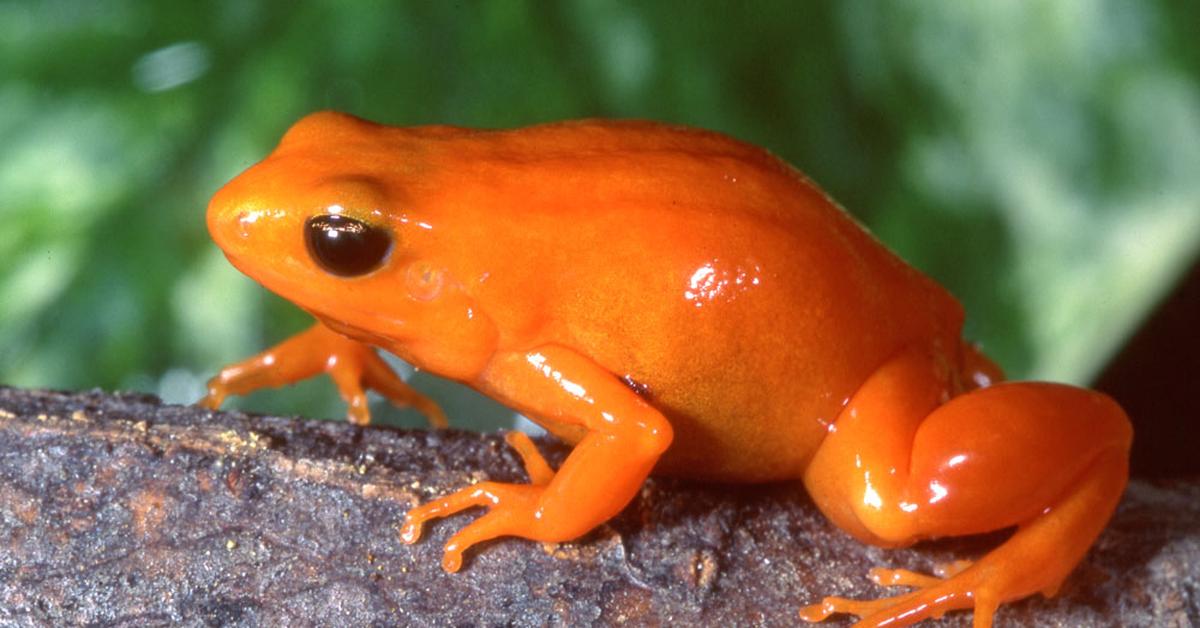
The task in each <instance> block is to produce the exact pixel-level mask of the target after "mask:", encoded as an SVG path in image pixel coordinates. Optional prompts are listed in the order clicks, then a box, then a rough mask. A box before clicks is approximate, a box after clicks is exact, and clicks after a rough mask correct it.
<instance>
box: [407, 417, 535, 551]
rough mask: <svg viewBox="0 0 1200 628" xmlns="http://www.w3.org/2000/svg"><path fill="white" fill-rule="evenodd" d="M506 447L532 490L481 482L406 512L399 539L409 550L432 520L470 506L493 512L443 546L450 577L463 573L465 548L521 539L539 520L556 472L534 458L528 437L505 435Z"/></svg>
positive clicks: (514, 485)
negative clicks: (509, 537)
mask: <svg viewBox="0 0 1200 628" xmlns="http://www.w3.org/2000/svg"><path fill="white" fill-rule="evenodd" d="M505 440H506V441H507V442H508V444H509V446H511V447H512V448H513V449H514V450H516V452H517V454H518V455H519V456H520V457H521V461H522V462H523V463H524V466H525V471H526V472H527V473H528V474H529V479H530V482H532V484H502V483H499V482H481V483H479V484H476V485H475V486H469V487H467V488H464V489H462V490H459V491H457V492H455V493H452V494H450V495H448V496H446V497H443V498H442V499H438V500H435V501H432V502H429V503H427V504H424V505H422V506H418V507H417V508H414V509H412V510H410V511H409V513H408V516H407V517H406V518H405V521H404V527H403V528H402V529H401V530H400V538H401V540H403V541H404V542H405V543H408V544H410V545H411V544H413V543H416V542H417V541H418V540H419V539H420V538H421V527H422V525H423V524H424V523H425V522H426V521H429V520H431V519H440V518H442V517H448V516H450V515H453V514H455V513H457V512H460V511H462V510H466V509H468V508H472V507H474V506H488V507H490V508H491V510H490V511H489V512H488V513H487V514H486V515H484V516H483V517H480V518H479V519H477V520H475V521H474V522H472V523H471V524H470V525H468V526H467V527H465V528H463V529H462V530H459V532H458V533H457V534H455V535H454V536H453V537H451V539H450V540H449V541H448V542H447V543H446V547H445V554H443V555H442V568H443V569H445V570H446V571H449V572H455V571H458V570H459V568H461V567H462V555H463V552H464V551H466V550H467V548H469V547H471V546H472V545H475V544H477V543H482V542H483V541H487V540H490V539H494V538H496V537H498V536H505V535H509V534H516V535H521V532H522V531H528V530H530V529H531V528H532V527H533V523H534V522H533V521H532V520H533V519H535V518H537V514H536V513H537V502H538V500H539V498H540V497H541V495H542V493H543V492H544V491H545V488H546V485H548V484H549V483H550V481H551V480H553V479H554V470H552V469H551V468H550V465H549V464H547V462H546V459H545V458H543V457H542V454H541V453H540V452H538V450H537V447H535V446H534V444H533V441H532V440H530V439H529V436H527V435H525V434H524V433H522V432H509V433H508V434H507V435H505Z"/></svg>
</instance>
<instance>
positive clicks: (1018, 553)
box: [801, 354, 1132, 627]
mask: <svg viewBox="0 0 1200 628" xmlns="http://www.w3.org/2000/svg"><path fill="white" fill-rule="evenodd" d="M941 379H942V378H941V377H939V376H938V374H937V369H936V366H935V365H934V364H933V362H932V361H930V360H928V359H926V358H925V357H923V356H921V355H920V354H908V355H905V356H902V357H900V358H897V359H896V360H894V361H893V362H892V363H889V364H888V365H886V366H885V367H884V368H882V369H881V370H880V371H879V372H878V373H876V374H875V375H873V376H872V377H871V378H870V379H869V380H868V382H867V383H866V385H864V387H863V388H862V390H860V391H859V393H858V394H857V395H855V397H854V399H853V400H852V401H851V403H850V404H849V405H848V406H847V407H846V409H845V410H844V411H843V413H842V415H841V417H840V418H839V419H838V421H837V423H836V428H837V429H836V431H835V432H834V433H832V434H831V435H830V436H829V437H828V438H827V439H826V442H825V443H823V444H822V447H821V449H820V450H819V451H818V452H817V454H816V457H815V458H814V460H813V462H812V464H811V466H810V468H809V471H808V473H807V475H806V478H805V481H806V483H807V484H808V486H809V490H810V492H811V493H812V494H813V496H814V499H815V500H816V501H817V503H818V505H819V506H820V507H821V508H822V510H823V511H824V512H825V513H826V514H827V515H828V516H829V517H830V518H831V519H833V520H834V521H835V522H836V523H837V524H838V525H839V526H841V527H842V528H844V529H846V530H848V531H849V532H851V533H852V534H854V535H855V536H857V537H859V538H860V539H862V540H864V541H867V542H871V543H875V544H878V545H885V546H902V545H908V544H910V543H913V542H915V541H917V540H920V539H926V538H935V537H942V536H955V535H963V534H975V533H980V532H986V531H989V530H996V529H1002V528H1006V527H1010V526H1014V525H1015V526H1017V532H1016V533H1014V535H1013V536H1012V537H1011V538H1009V539H1008V540H1007V541H1005V542H1004V543H1003V544H1001V545H1000V546H999V547H997V548H996V549H994V550H992V551H991V552H989V553H988V554H986V555H984V556H983V557H982V558H980V559H979V560H978V561H976V562H975V563H974V564H971V565H970V566H969V567H966V568H965V569H962V570H961V571H960V572H958V573H954V574H952V575H950V576H949V577H947V578H944V579H943V578H934V577H930V576H921V575H920V574H914V573H912V572H908V571H900V570H896V571H891V570H880V569H876V570H873V571H872V577H873V579H874V580H876V582H878V583H880V584H885V585H906V586H914V587H916V590H915V591H912V592H909V593H904V594H901V595H898V596H895V597H891V598H885V599H880V600H872V601H854V600H846V599H843V598H825V599H824V600H823V601H822V602H821V603H820V604H814V605H812V606H809V607H807V608H805V609H803V610H802V611H801V617H802V618H804V619H806V620H809V621H819V620H821V619H824V618H825V617H827V616H829V615H830V614H833V613H841V612H845V613H853V614H855V615H858V616H860V617H861V618H862V620H861V622H860V624H859V625H864V626H876V625H907V624H911V623H915V622H917V621H920V620H922V619H925V618H929V617H937V616H940V615H941V614H943V613H945V612H946V611H949V610H953V609H960V608H974V609H975V626H977V627H979V626H989V625H991V616H992V613H993V612H994V611H995V609H996V608H997V607H998V606H999V605H1000V604H1001V603H1004V602H1008V601H1011V600H1016V599H1019V598H1022V597H1026V596H1029V595H1032V594H1034V593H1039V592H1040V593H1043V594H1044V595H1053V594H1054V593H1055V592H1056V591H1057V589H1058V587H1059V585H1060V584H1061V583H1062V581H1063V579H1064V578H1066V576H1067V575H1068V574H1069V573H1070V571H1071V570H1072V569H1073V568H1074V567H1075V565H1076V564H1077V563H1078V562H1079V561H1080V560H1081V559H1082V558H1083V555H1084V554H1085V553H1086V552H1087V550H1088V548H1089V547H1090V546H1091V544H1092V542H1093V541H1095V539H1096V537H1097V536H1099V534H1100V531H1101V530H1102V529H1103V528H1104V525H1105V524H1106V523H1107V521H1108V518H1109V517H1110V516H1111V514H1112V512H1113V510H1114V509H1115V507H1116V504H1117V501H1118V500H1119V499H1120V495H1121V493H1122V491H1123V490H1124V487H1125V483H1126V480H1127V476H1128V450H1129V444H1130V440H1131V437H1132V432H1131V429H1130V427H1129V422H1128V419H1127V418H1126V416H1125V414H1124V412H1122V411H1121V409H1120V408H1119V407H1118V406H1117V405H1116V404H1115V403H1113V402H1112V400H1111V399H1109V398H1108V397H1105V396H1104V395H1101V394H1098V393H1094V392H1091V391H1087V390H1083V389H1080V388H1074V387H1070V386H1063V385H1057V384H1041V383H1007V384H998V385H996V386H992V387H989V388H983V389H979V390H975V391H972V392H970V393H967V394H965V395H962V396H960V397H956V398H954V399H952V400H950V401H949V402H947V403H945V404H944V405H940V406H938V405H937V402H938V398H937V396H938V394H939V390H941V389H942V384H940V383H939V382H940V381H941ZM923 406H925V407H926V408H927V409H928V410H932V411H931V412H928V416H926V415H925V412H922V411H921V409H922V407H923Z"/></svg>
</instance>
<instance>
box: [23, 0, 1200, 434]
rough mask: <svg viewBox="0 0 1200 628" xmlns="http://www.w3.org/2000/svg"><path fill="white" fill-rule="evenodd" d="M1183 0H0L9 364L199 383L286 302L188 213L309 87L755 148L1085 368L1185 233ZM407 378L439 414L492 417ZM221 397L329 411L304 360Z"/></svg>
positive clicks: (1194, 211)
mask: <svg viewBox="0 0 1200 628" xmlns="http://www.w3.org/2000/svg"><path fill="white" fill-rule="evenodd" d="M1198 7H1200V5H1198V4H1197V3H1180V2H1168V1H1161V2H1151V1H1146V2H1122V1H1117V0H1113V1H1103V0H1095V1H1087V0H1045V1H1040V2H1039V1H1027V2H979V3H975V2H955V1H949V0H947V1H945V2H894V3H886V2H872V1H868V0H828V1H823V2H815V1H814V2H795V1H791V0H785V1H774V2H767V1H760V2H748V3H744V2H699V1H690V2H682V1H678V2H607V1H600V0H573V1H562V2H549V1H544V2H535V1H529V2H519V1H515V0H514V1H502V2H387V1H378V2H352V3H339V2H313V3H303V4H298V3H288V2H243V1H239V0H227V1H224V2H214V3H156V2H137V1H119V0H98V1H66V0H56V1H49V0H47V1H37V0H34V1H29V2H3V3H0V225H2V227H0V382H3V383H7V384H15V385H23V386H46V387H59V388H80V387H91V386H103V387H106V388H113V387H120V388H135V389H141V390H148V391H151V392H155V393H158V394H160V395H162V396H163V397H164V398H166V399H168V400H171V401H190V400H193V399H195V398H196V397H198V396H199V395H200V394H201V393H202V385H203V381H204V380H205V379H206V378H207V377H208V376H209V375H211V374H212V373H213V372H215V371H216V369H217V368H218V367H219V366H220V365H222V364H224V363H227V362H230V361H233V360H235V359H238V358H241V357H244V356H246V355H248V354H250V353H253V352H256V351H258V350H260V349H262V348H264V347H265V346H267V345H268V344H269V343H272V342H275V341H278V340H280V339H282V338H283V337H285V336H286V335H288V334H290V333H292V332H295V331H297V330H299V329H300V328H302V327H303V326H305V325H306V324H307V321H306V320H305V318H304V316H303V315H302V314H300V313H299V312H298V311H297V310H295V308H293V307H291V306H290V305H288V304H287V303H286V302H284V301H282V300H280V299H278V298H276V297H274V296H271V295H268V294H266V293H265V292H264V291H263V290H262V289H261V288H259V287H258V286H257V285H255V284H253V283H252V282H251V281H250V280H248V279H246V278H244V277H242V276H240V275H239V274H238V273H237V272H236V271H235V270H234V269H233V268H232V267H231V266H229V265H228V264H227V263H226V262H225V261H224V259H223V258H222V257H221V255H220V253H219V251H218V250H217V249H216V247H215V246H214V245H213V244H211V242H210V241H209V240H208V238H207V234H206V233H205V230H204V208H205V205H206V201H207V198H208V197H209V196H210V195H211V194H212V193H213V192H214V191H215V190H216V189H217V188H218V187H219V186H220V185H221V184H222V183H223V182H225V181H226V180H228V179H230V178H231V177H233V176H234V175H235V174H237V173H238V172H239V171H240V170H242V169H243V168H245V167H247V166H249V165H250V164H252V163H253V162H254V161H256V160H257V159H260V158H261V157H262V156H264V155H265V154H266V153H267V152H268V151H269V150H270V149H271V147H272V146H273V145H274V143H275V142H276V141H277V140H278V138H279V137H280V136H281V134H282V133H283V131H284V130H285V129H286V128H287V126H288V125H289V124H290V123H291V122H293V121H295V120H296V119H297V118H299V117H300V116H301V115H303V114H305V113H307V112H310V111H313V110H316V109H322V108H336V109H341V110H345V111H349V112H352V113H355V114H358V115H360V116H363V117H367V118H370V119H373V120H376V121H380V122H386V123H390V124H398V125H408V124H421V123H448V124H457V125H468V126H486V127H503V126H516V125H524V124H529V123H534V122H540V121H546V120H552V119H558V118H571V117H583V116H610V117H646V118H656V119H660V120H668V121H672V122H677V123H685V124H691V125H697V126H703V127H708V128H712V129H717V130H720V131H723V132H726V133H729V134H732V135H734V136H737V137H739V138H742V139H745V140H748V141H751V142H754V143H757V144H760V145H763V146H766V147H768V148H770V149H771V150H772V151H774V152H776V153H777V154H779V155H781V156H783V157H784V158H786V159H787V160H788V161H790V162H792V163H793V164H796V165H797V166H798V167H800V168H801V169H802V170H804V171H806V172H808V173H809V174H810V175H811V176H812V177H813V178H814V179H815V180H816V181H818V182H820V183H821V184H822V185H823V186H824V187H825V188H826V189H827V190H828V191H829V192H830V193H831V194H832V195H833V196H834V197H835V198H837V199H839V200H840V201H841V202H842V203H843V204H844V205H845V206H846V207H847V208H848V209H849V210H850V211H851V212H853V213H855V214H856V215H857V216H859V217H860V218H861V219H862V220H863V221H864V222H866V223H867V224H868V225H869V226H870V227H871V228H872V229H873V230H874V231H875V232H876V234H878V235H879V236H880V237H881V238H882V239H883V240H884V241H886V242H887V243H889V244H890V245H891V246H892V247H893V248H895V249H896V250H898V251H899V252H900V253H901V254H902V255H903V256H904V257H905V258H907V259H908V260H910V261H911V262H912V263H913V264H915V265H916V266H917V267H919V268H921V269H922V270H924V271H925V272H927V273H929V274H931V275H932V276H934V277H935V278H937V279H938V280H939V281H941V282H943V283H944V284H945V285H947V286H948V287H949V288H950V289H951V290H952V291H953V292H955V293H956V294H957V295H958V296H959V297H960V298H961V299H962V300H963V301H964V302H965V303H966V305H967V308H968V311H969V322H968V329H967V335H968V336H969V337H972V338H975V339H978V340H979V341H981V342H982V343H983V344H984V346H985V348H986V350H987V351H989V352H990V353H991V354H993V355H994V356H996V357H997V358H998V359H999V360H1000V362H1002V363H1003V365H1004V366H1005V367H1007V369H1008V370H1009V371H1010V373H1011V374H1013V375H1017V376H1032V377H1038V378H1052V379H1059V380H1067V381H1074V382H1086V381H1087V380H1088V379H1089V378H1090V377H1092V376H1093V375H1094V374H1095V373H1096V372H1097V370H1098V369H1099V368H1101V367H1102V366H1103V364H1104V362H1105V360H1106V359H1108V357H1109V356H1110V355H1111V354H1112V352H1113V351H1114V350H1115V349H1116V348H1118V347H1119V345H1120V343H1121V341H1122V340H1123V339H1124V338H1125V337H1126V335H1127V334H1128V333H1129V332H1130V331H1131V329H1132V328H1133V327H1134V326H1135V325H1136V324H1137V322H1138V321H1139V319H1140V318H1141V317H1142V316H1143V315H1144V314H1145V312H1146V311H1147V308H1149V307H1150V306H1151V305H1152V304H1153V302H1154V301H1155V299H1157V298H1159V297H1160V296H1161V295H1162V294H1163V292H1164V291H1165V290H1166V289H1167V288H1168V287H1169V286H1170V282H1171V281H1172V278H1173V277H1175V276H1177V274H1178V273H1179V272H1180V271H1181V270H1182V269H1184V268H1185V267H1186V265H1187V264H1188V263H1190V261H1191V260H1192V259H1194V258H1195V254H1196V252H1197V249H1198V246H1200V39H1197V38H1196V36H1195V34H1196V29H1195V25H1196V24H1198V23H1200V8H1198ZM416 382H417V385H418V386H419V387H422V388H426V389H427V390H431V391H432V394H433V395H434V396H436V397H438V398H439V399H440V400H441V401H442V402H443V403H444V404H445V405H446V406H447V409H448V410H449V412H450V414H451V417H452V420H457V422H458V423H459V424H462V423H463V422H464V421H463V419H466V418H469V417H487V416H490V417H492V418H493V419H495V420H505V419H506V418H507V414H506V413H505V412H503V411H501V410H498V409H496V408H491V407H488V406H486V405H485V404H483V402H482V401H481V400H480V399H479V398H478V396H473V395H472V394H468V393H466V392H463V391H462V390H459V389H458V388H457V387H455V386H452V385H449V384H444V383H437V382H436V381H435V380H434V379H433V378H427V377H425V376H424V375H423V374H419V375H418V376H417V377H416ZM237 403H241V404H242V405H244V406H247V407H252V408H256V409H260V410H264V411H275V412H297V413H303V414H307V415H315V416H340V415H342V413H343V410H342V408H341V406H340V403H339V402H338V401H337V400H336V395H335V394H334V393H333V389H332V386H331V385H330V384H328V382H327V381H325V380H318V381H313V382H308V383H305V384H303V385H300V386H298V387H295V388H294V389H292V390H289V391H283V392H269V393H261V394H256V395H253V396H251V397H250V398H249V399H247V400H242V401H240V402H237ZM376 412H377V413H383V412H385V410H384V408H382V407H377V408H376ZM386 413H389V416H391V417H392V418H396V417H401V419H403V420H413V418H412V417H411V416H408V415H404V414H402V413H396V412H393V411H386ZM405 417H407V419H405Z"/></svg>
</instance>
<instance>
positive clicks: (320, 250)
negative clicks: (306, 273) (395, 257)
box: [304, 214, 392, 277]
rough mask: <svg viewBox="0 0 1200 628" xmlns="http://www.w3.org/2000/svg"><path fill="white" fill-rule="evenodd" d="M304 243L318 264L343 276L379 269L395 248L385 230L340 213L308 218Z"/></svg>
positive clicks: (305, 223)
mask: <svg viewBox="0 0 1200 628" xmlns="http://www.w3.org/2000/svg"><path fill="white" fill-rule="evenodd" d="M304 243H305V244H307V245H308V254H309V256H310V257H312V258H313V260H315V261H316V262H317V265H318V266H320V267H321V268H323V269H325V270H326V271H328V272H330V273H332V274H334V275H338V276H341V277H354V276H357V275H365V274H367V273H369V272H371V271H372V270H375V269H376V268H379V266H380V264H382V263H383V260H384V259H386V258H387V254H388V251H389V250H391V248H392V238H391V236H390V235H389V234H388V232H387V231H386V230H384V229H380V228H379V227H374V226H371V225H369V224H367V223H365V222H362V221H361V220H355V219H353V218H350V217H348V216H340V215H337V214H321V215H319V216H313V217H311V218H309V219H308V220H305V221H304Z"/></svg>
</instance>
